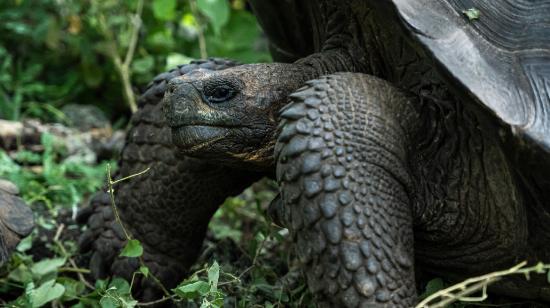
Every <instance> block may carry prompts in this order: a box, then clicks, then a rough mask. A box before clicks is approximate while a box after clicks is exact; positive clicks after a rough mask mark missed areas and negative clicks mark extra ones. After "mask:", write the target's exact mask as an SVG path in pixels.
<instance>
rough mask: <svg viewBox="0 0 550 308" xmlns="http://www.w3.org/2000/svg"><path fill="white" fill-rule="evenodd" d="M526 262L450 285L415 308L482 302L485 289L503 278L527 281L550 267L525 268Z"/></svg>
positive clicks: (485, 293)
mask: <svg viewBox="0 0 550 308" xmlns="http://www.w3.org/2000/svg"><path fill="white" fill-rule="evenodd" d="M525 265H527V261H523V262H521V263H519V264H517V265H515V266H513V267H511V268H509V269H506V270H502V271H496V272H492V273H488V274H485V275H481V276H478V277H473V278H469V279H466V280H464V281H463V282H461V283H458V284H455V285H452V286H450V287H448V288H445V289H443V290H439V291H437V292H435V293H434V294H432V295H430V296H428V297H426V298H425V299H424V300H422V301H421V302H420V303H418V305H416V306H415V308H443V307H447V306H448V305H449V304H451V303H453V302H455V301H458V300H460V301H465V302H476V301H482V300H485V299H486V298H487V287H488V286H489V285H490V284H492V283H494V282H496V281H498V280H500V279H502V278H503V277H504V276H508V275H514V274H523V275H525V277H527V279H529V274H530V273H531V272H535V273H544V272H545V271H548V270H550V265H546V264H542V263H538V264H537V265H534V266H531V267H525ZM479 290H481V291H482V295H481V296H479V297H467V296H468V295H470V294H472V293H474V292H477V291H479ZM435 300H439V301H438V302H436V303H435V304H430V303H431V302H434V301H435Z"/></svg>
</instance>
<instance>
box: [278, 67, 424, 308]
mask: <svg viewBox="0 0 550 308" xmlns="http://www.w3.org/2000/svg"><path fill="white" fill-rule="evenodd" d="M291 97H292V99H293V102H292V103H291V104H289V105H287V106H286V107H285V108H283V110H282V112H281V118H282V122H281V127H282V130H281V132H280V135H279V137H278V141H277V145H276V149H275V151H276V154H275V155H276V157H277V162H278V164H277V179H278V181H279V183H280V187H281V198H282V202H283V206H284V210H283V216H285V217H284V219H283V220H286V224H287V226H288V227H289V229H290V231H291V233H292V234H293V236H294V238H295V240H296V250H297V253H298V256H299V258H300V260H301V262H303V264H304V265H305V268H306V271H307V278H308V285H309V288H310V290H311V291H312V292H314V293H317V294H318V296H319V298H320V300H321V301H327V302H331V303H332V304H333V305H344V306H346V307H357V306H361V307H364V306H376V305H389V306H391V307H397V306H406V307H410V306H412V305H413V304H414V302H415V300H416V290H415V279H414V267H413V264H414V262H413V261H414V260H413V223H412V220H413V219H412V218H413V217H412V209H411V200H410V197H409V193H410V192H411V181H410V178H409V173H408V171H407V146H408V144H407V141H408V139H409V138H408V134H409V131H407V130H412V129H413V125H411V124H409V123H413V122H414V121H415V118H414V117H415V114H416V113H415V111H414V110H413V108H412V107H411V105H410V102H409V101H407V99H406V98H405V97H404V95H403V94H402V93H401V92H399V91H398V90H397V89H395V88H394V87H392V86H391V85H389V84H388V83H387V82H385V81H382V80H380V79H377V78H375V77H372V76H368V75H364V74H354V73H340V74H335V75H329V76H327V77H323V78H321V79H318V80H313V81H310V82H308V86H307V87H306V88H305V89H302V90H301V91H299V92H297V93H295V94H293V95H291Z"/></svg>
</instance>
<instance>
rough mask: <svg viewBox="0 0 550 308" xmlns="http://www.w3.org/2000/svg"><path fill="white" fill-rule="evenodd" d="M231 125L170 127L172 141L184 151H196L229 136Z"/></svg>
mask: <svg viewBox="0 0 550 308" xmlns="http://www.w3.org/2000/svg"><path fill="white" fill-rule="evenodd" d="M230 130H231V127H225V126H213V125H208V124H191V125H181V126H176V127H172V141H173V142H174V144H175V145H176V146H177V147H178V148H180V149H181V150H183V151H184V152H196V151H199V150H201V149H204V148H207V147H209V146H210V145H212V144H215V143H217V142H219V141H221V140H223V139H225V138H226V137H227V136H229V134H230V132H231V131H230Z"/></svg>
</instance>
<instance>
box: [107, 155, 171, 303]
mask: <svg viewBox="0 0 550 308" xmlns="http://www.w3.org/2000/svg"><path fill="white" fill-rule="evenodd" d="M150 169H151V167H147V168H146V169H145V170H143V171H140V172H138V173H134V174H131V175H129V176H126V177H123V178H120V179H118V180H114V181H113V178H112V176H111V164H107V189H108V190H109V198H110V201H111V207H112V208H113V213H114V214H115V219H116V221H117V222H118V223H119V224H120V226H121V227H122V232H123V233H124V237H126V240H127V241H130V240H132V235H131V234H130V232H128V229H126V227H125V226H124V223H123V222H122V220H121V219H120V214H119V212H118V208H117V206H116V203H115V190H114V187H113V186H114V185H115V184H118V183H120V182H122V181H126V180H129V179H131V178H134V177H137V176H140V175H143V174H145V173H147V172H148V171H149V170H150ZM140 244H141V243H140ZM138 260H139V264H140V266H143V267H147V265H145V261H144V260H143V257H142V256H140V257H139V258H138ZM149 276H150V277H151V279H153V281H155V283H156V284H157V285H158V286H159V288H160V289H161V290H162V292H163V293H164V294H165V295H166V296H168V297H170V296H171V294H170V292H168V290H166V287H164V285H163V284H162V282H161V281H160V280H159V279H158V278H157V277H156V276H155V275H154V274H153V273H152V272H150V273H149ZM133 280H134V276H132V284H133Z"/></svg>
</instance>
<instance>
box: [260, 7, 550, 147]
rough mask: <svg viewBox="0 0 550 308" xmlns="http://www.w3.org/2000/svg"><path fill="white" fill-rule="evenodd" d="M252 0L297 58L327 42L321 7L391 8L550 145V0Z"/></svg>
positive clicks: (462, 77) (428, 48)
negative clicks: (471, 14)
mask: <svg viewBox="0 0 550 308" xmlns="http://www.w3.org/2000/svg"><path fill="white" fill-rule="evenodd" d="M251 3H252V5H253V7H254V9H255V13H256V15H257V17H258V20H259V22H260V24H261V25H262V27H263V28H264V30H265V32H266V34H267V36H268V37H269V40H270V43H271V49H272V54H273V56H274V59H275V60H277V61H293V60H296V59H297V58H300V57H304V56H307V55H309V54H311V53H313V52H316V51H319V50H320V44H321V43H322V42H321V41H322V39H323V38H322V37H319V32H322V31H323V30H319V29H315V27H316V25H319V21H318V19H316V18H315V15H316V14H318V12H319V10H320V9H319V7H321V6H323V5H325V4H327V3H330V4H331V5H339V6H347V7H349V8H350V9H351V10H352V11H353V10H356V9H357V7H360V6H372V7H373V8H375V10H376V12H375V14H383V15H388V12H390V14H389V15H393V16H397V18H398V20H399V22H400V23H401V25H400V26H401V28H403V29H404V31H405V32H406V33H407V34H408V36H409V37H411V38H412V39H413V40H414V41H416V42H418V44H419V45H420V46H421V47H422V49H424V51H425V52H426V54H428V55H429V56H430V57H432V58H433V59H434V60H435V62H436V63H438V64H440V65H439V66H440V67H439V68H440V69H441V70H442V71H445V72H446V73H447V75H448V76H450V77H451V78H452V79H454V82H456V83H457V84H459V85H462V87H460V88H461V89H465V90H466V92H468V94H469V95H470V96H471V97H473V98H474V99H475V100H476V101H478V102H479V103H480V104H481V105H483V106H485V107H486V108H487V109H488V110H489V111H491V112H492V113H493V114H494V115H495V116H497V117H498V118H500V120H501V122H503V123H504V124H505V125H509V126H510V127H511V130H512V131H513V132H514V133H515V134H516V135H519V136H527V137H528V139H531V140H532V141H534V142H535V143H536V144H538V145H539V146H541V148H544V149H545V150H546V151H550V118H549V114H550V0H490V1H487V0H385V1H378V0H376V1H375V0H370V1H365V2H362V1H354V0H347V1H346V0H344V1H333V0H324V1H268V0H256V1H254V0H253V1H251ZM468 9H477V10H478V11H479V12H480V16H479V18H478V19H475V20H470V19H469V18H467V17H466V16H465V14H464V13H463V11H465V10H468ZM382 11H384V12H383V13H382ZM273 16H277V18H276V19H275V18H273ZM348 18H353V17H349V16H348ZM274 19H275V21H273V20H274ZM358 22H362V21H358ZM312 25H313V27H312ZM320 26H324V27H329V28H330V27H333V26H334V25H320ZM312 28H313V29H312ZM329 30H330V29H329Z"/></svg>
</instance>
